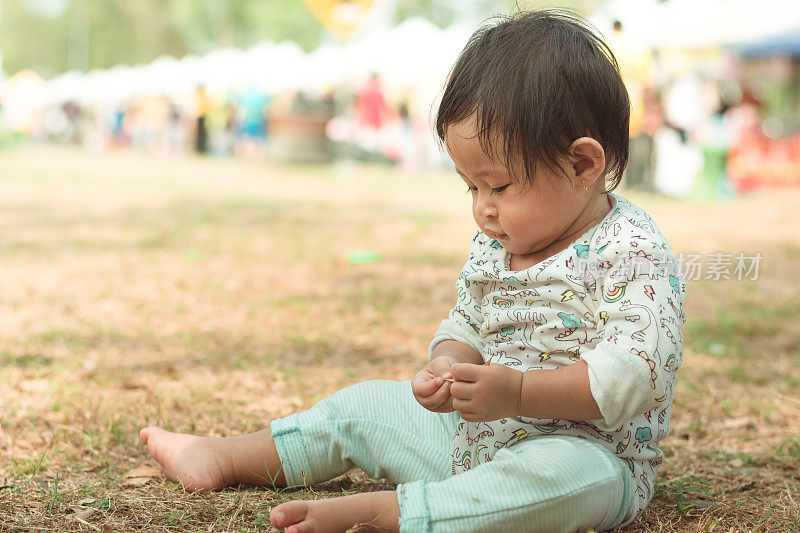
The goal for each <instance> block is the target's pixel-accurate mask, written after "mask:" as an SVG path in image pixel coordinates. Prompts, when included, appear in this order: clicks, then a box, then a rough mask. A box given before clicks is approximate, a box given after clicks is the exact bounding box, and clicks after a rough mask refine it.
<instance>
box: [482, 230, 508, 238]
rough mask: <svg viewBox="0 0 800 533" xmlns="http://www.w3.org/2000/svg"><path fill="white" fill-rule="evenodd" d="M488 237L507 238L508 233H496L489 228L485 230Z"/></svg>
mask: <svg viewBox="0 0 800 533" xmlns="http://www.w3.org/2000/svg"><path fill="white" fill-rule="evenodd" d="M483 232H484V233H485V234H486V236H487V237H489V238H491V239H498V240H499V239H505V238H506V237H507V235H506V234H505V233H495V232H493V231H489V230H488V229H485V230H483Z"/></svg>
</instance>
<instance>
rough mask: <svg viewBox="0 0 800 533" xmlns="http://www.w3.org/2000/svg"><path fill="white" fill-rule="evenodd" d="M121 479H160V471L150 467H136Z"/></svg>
mask: <svg viewBox="0 0 800 533" xmlns="http://www.w3.org/2000/svg"><path fill="white" fill-rule="evenodd" d="M122 477H126V478H129V477H161V470H160V469H159V468H156V467H155V466H150V465H143V466H137V467H136V468H134V469H132V470H130V471H129V472H128V473H127V474H125V475H124V476H122Z"/></svg>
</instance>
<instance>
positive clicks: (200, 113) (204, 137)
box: [194, 84, 211, 155]
mask: <svg viewBox="0 0 800 533" xmlns="http://www.w3.org/2000/svg"><path fill="white" fill-rule="evenodd" d="M194 99H195V131H194V135H195V138H194V139H195V140H194V150H195V152H197V153H198V154H203V155H205V154H207V153H208V124H207V123H206V122H207V120H208V115H209V113H210V112H211V99H210V98H209V96H208V92H206V88H205V85H202V84H200V85H198V86H197V87H196V88H195V91H194Z"/></svg>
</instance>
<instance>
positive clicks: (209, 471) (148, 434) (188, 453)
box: [139, 427, 286, 492]
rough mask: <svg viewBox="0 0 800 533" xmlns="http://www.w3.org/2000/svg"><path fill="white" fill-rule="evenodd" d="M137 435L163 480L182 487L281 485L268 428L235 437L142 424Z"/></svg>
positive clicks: (194, 488) (280, 473) (281, 480)
mask: <svg viewBox="0 0 800 533" xmlns="http://www.w3.org/2000/svg"><path fill="white" fill-rule="evenodd" d="M139 438H140V439H141V441H142V443H143V444H146V445H147V449H148V451H149V452H150V455H151V456H153V458H154V459H155V460H156V461H158V463H159V464H160V466H161V472H162V474H164V476H165V477H166V478H167V479H171V480H173V481H177V482H179V483H181V484H182V485H183V486H184V487H185V488H186V490H188V491H190V492H193V491H196V490H217V489H221V488H224V487H227V486H228V485H233V484H236V483H246V484H250V485H265V486H275V487H284V486H286V478H285V477H284V475H283V472H282V469H281V463H280V459H279V457H278V452H277V450H276V449H275V442H274V441H273V440H272V435H271V431H270V430H269V429H265V430H262V431H258V432H256V433H251V434H249V435H242V436H237V437H225V438H220V437H196V436H194V435H186V434H181V433H171V432H169V431H164V430H163V429H161V428H157V427H146V428H144V429H142V430H141V431H140V432H139Z"/></svg>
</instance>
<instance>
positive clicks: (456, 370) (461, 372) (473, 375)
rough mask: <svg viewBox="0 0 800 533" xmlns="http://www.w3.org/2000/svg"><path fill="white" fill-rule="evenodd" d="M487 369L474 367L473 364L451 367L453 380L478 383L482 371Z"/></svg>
mask: <svg viewBox="0 0 800 533" xmlns="http://www.w3.org/2000/svg"><path fill="white" fill-rule="evenodd" d="M485 368H486V367H485V366H483V365H473V364H472V363H458V364H457V365H453V366H451V367H450V371H451V372H452V373H453V378H454V379H455V380H457V381H477V379H478V377H479V376H480V373H481V370H483V369H485Z"/></svg>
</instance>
